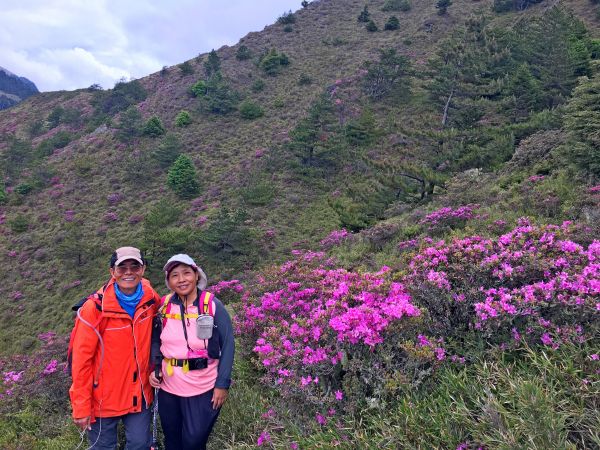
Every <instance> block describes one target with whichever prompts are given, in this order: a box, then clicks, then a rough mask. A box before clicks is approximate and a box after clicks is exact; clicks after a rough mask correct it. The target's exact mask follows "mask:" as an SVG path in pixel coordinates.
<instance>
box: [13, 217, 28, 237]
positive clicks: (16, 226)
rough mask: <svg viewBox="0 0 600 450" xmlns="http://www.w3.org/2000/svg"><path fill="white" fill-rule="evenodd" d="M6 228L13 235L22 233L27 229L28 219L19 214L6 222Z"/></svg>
mask: <svg viewBox="0 0 600 450" xmlns="http://www.w3.org/2000/svg"><path fill="white" fill-rule="evenodd" d="M8 226H9V227H10V229H11V230H12V231H13V233H24V232H25V231H27V230H28V229H29V218H28V217H27V216H26V215H24V214H19V215H17V216H16V217H15V218H13V219H11V220H9V221H8Z"/></svg>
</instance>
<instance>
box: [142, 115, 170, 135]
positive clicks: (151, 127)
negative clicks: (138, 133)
mask: <svg viewBox="0 0 600 450" xmlns="http://www.w3.org/2000/svg"><path fill="white" fill-rule="evenodd" d="M144 134H145V135H146V136H150V137H157V136H161V135H163V134H165V127H164V126H163V124H162V122H161V120H160V119H159V118H158V117H157V116H152V117H150V119H148V121H147V122H146V125H144Z"/></svg>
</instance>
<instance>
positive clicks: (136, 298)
mask: <svg viewBox="0 0 600 450" xmlns="http://www.w3.org/2000/svg"><path fill="white" fill-rule="evenodd" d="M115 295H116V296H117V300H118V301H119V305H121V308H123V309H124V310H125V312H127V314H129V315H130V316H131V318H132V319H133V315H134V314H135V307H136V306H137V305H138V303H139V302H140V300H141V299H142V296H143V295H144V290H143V289H142V283H140V284H138V287H137V289H136V290H135V292H134V293H133V294H131V295H126V294H123V293H122V292H121V290H120V289H119V285H118V284H117V283H115Z"/></svg>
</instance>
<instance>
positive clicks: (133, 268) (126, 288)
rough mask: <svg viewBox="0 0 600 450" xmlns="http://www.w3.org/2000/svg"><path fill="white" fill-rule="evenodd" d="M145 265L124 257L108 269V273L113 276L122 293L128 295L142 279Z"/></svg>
mask: <svg viewBox="0 0 600 450" xmlns="http://www.w3.org/2000/svg"><path fill="white" fill-rule="evenodd" d="M144 270H146V267H145V266H143V265H141V264H140V263H139V262H137V261H136V260H134V259H126V260H125V261H123V262H121V264H119V265H118V266H115V267H114V268H111V269H110V274H111V275H112V276H113V278H114V279H115V281H116V282H117V285H118V286H119V289H120V290H121V292H123V293H124V294H127V295H130V294H133V293H134V292H135V290H136V289H137V287H138V284H140V281H142V276H144Z"/></svg>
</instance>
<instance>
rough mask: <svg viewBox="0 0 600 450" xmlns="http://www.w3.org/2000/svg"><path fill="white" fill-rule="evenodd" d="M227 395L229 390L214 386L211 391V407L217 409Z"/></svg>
mask: <svg viewBox="0 0 600 450" xmlns="http://www.w3.org/2000/svg"><path fill="white" fill-rule="evenodd" d="M228 395H229V391H227V389H223V388H215V389H214V391H213V397H212V400H211V403H212V406H213V409H219V408H220V407H221V406H223V403H225V400H227V396H228Z"/></svg>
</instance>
